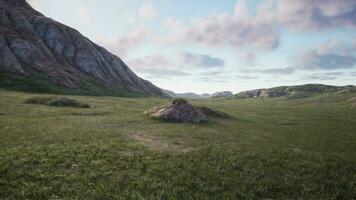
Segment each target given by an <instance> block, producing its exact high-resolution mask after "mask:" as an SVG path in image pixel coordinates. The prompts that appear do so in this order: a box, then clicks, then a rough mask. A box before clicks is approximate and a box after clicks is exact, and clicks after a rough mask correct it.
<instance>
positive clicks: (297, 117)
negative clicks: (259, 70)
mask: <svg viewBox="0 0 356 200" xmlns="http://www.w3.org/2000/svg"><path fill="white" fill-rule="evenodd" d="M52 96H55V95H52V94H34V93H23V92H10V91H7V90H0V199H4V200H6V199H36V200H41V199H85V200H91V199H137V200H139V199H152V200H153V199H154V200H156V199H176V200H185V199H218V200H221V199H311V200H316V199H323V200H324V199H335V200H336V199H356V107H352V104H353V103H354V102H355V99H352V98H355V97H356V93H338V94H336V93H334V94H323V95H317V96H313V97H309V98H302V99H285V98H261V99H259V98H258V99H257V98H256V99H213V100H196V101H191V103H192V104H194V105H197V106H207V107H209V108H212V109H215V110H219V111H223V112H226V113H228V114H229V115H230V118H229V119H211V121H210V122H207V123H200V124H173V123H166V122H163V121H158V120H154V119H150V118H149V117H148V116H147V115H145V114H144V111H145V110H148V109H150V108H152V107H154V106H158V105H161V104H164V103H167V102H168V101H169V100H167V99H160V98H148V97H141V98H140V97H138V98H120V97H106V96H101V97H91V96H70V95H66V96H67V97H70V98H73V99H75V100H78V101H80V102H82V103H85V104H90V105H92V106H93V108H65V107H53V106H47V105H34V104H26V103H25V102H26V100H28V99H29V98H33V97H52Z"/></svg>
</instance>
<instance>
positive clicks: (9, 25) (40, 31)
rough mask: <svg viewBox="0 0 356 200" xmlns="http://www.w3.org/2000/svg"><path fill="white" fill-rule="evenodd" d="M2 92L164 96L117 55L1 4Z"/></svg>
mask: <svg viewBox="0 0 356 200" xmlns="http://www.w3.org/2000/svg"><path fill="white" fill-rule="evenodd" d="M0 87H1V88H6V89H19V90H27V91H36V92H61V91H66V92H79V93H80V92H83V93H88V94H104V93H105V94H118V95H125V94H135V93H137V94H143V95H156V96H161V95H163V93H162V91H161V89H160V88H158V87H156V86H155V85H153V84H152V83H150V82H149V81H146V80H143V79H141V78H139V77H138V76H137V75H136V74H135V73H134V72H132V71H131V70H130V69H129V67H128V66H127V65H126V64H125V63H124V62H123V61H122V60H121V59H120V58H119V57H118V56H116V55H114V54H112V53H110V52H108V51H107V50H106V49H104V48H103V47H100V46H98V45H96V44H95V43H93V42H92V41H90V40H89V39H88V38H86V37H84V36H83V35H81V34H80V33H79V32H78V31H77V30H75V29H73V28H70V27H68V26H65V25H63V24H61V23H59V22H56V21H54V20H52V19H50V18H47V17H45V16H44V15H42V14H41V13H39V12H37V11H36V10H34V9H33V8H32V7H31V6H30V5H29V4H28V3H27V2H26V1H25V0H0Z"/></svg>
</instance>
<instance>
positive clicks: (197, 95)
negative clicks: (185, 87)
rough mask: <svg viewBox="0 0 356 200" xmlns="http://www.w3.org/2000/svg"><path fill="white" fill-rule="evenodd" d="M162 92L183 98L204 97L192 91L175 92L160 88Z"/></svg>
mask: <svg viewBox="0 0 356 200" xmlns="http://www.w3.org/2000/svg"><path fill="white" fill-rule="evenodd" d="M162 91H163V93H164V94H166V95H168V96H170V97H173V98H185V99H203V98H204V97H203V96H201V95H199V94H195V93H193V92H187V93H175V92H173V91H170V90H162Z"/></svg>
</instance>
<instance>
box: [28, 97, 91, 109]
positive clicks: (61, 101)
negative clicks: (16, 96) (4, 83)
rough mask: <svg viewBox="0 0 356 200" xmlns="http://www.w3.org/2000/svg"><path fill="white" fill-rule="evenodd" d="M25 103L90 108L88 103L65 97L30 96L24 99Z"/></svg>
mask: <svg viewBox="0 0 356 200" xmlns="http://www.w3.org/2000/svg"><path fill="white" fill-rule="evenodd" d="M25 103H27V104H41V105H48V106H57V107H74V108H90V107H91V106H90V105H89V104H85V103H81V102H79V101H77V100H75V99H70V98H67V97H59V98H58V97H32V98H30V99H27V100H26V101H25Z"/></svg>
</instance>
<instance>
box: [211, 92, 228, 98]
mask: <svg viewBox="0 0 356 200" xmlns="http://www.w3.org/2000/svg"><path fill="white" fill-rule="evenodd" d="M232 96H234V94H233V93H232V92H230V91H223V92H216V93H214V94H212V95H211V98H220V97H232Z"/></svg>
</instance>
